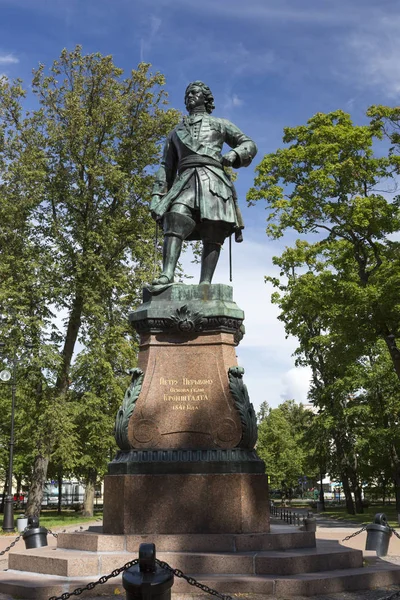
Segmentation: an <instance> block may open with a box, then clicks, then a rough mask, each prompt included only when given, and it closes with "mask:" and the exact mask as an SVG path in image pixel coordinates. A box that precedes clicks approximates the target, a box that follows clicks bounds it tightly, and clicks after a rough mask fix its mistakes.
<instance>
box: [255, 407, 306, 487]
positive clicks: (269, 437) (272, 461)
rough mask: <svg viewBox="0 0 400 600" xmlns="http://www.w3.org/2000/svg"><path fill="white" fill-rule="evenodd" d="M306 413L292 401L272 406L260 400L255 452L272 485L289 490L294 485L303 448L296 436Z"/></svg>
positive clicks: (301, 432)
mask: <svg viewBox="0 0 400 600" xmlns="http://www.w3.org/2000/svg"><path fill="white" fill-rule="evenodd" d="M307 413H308V411H306V410H305V409H304V408H303V407H302V406H301V405H296V403H295V402H294V401H287V402H285V403H283V404H281V405H280V406H278V408H273V409H271V408H269V407H267V406H266V403H263V406H262V415H263V418H262V420H261V422H260V423H259V426H258V442H257V453H258V454H259V456H260V458H261V459H262V460H263V461H264V462H265V467H266V472H267V473H268V475H269V478H270V482H271V485H273V486H276V487H279V488H282V487H283V488H285V489H287V490H293V488H295V487H297V485H298V478H299V476H300V475H303V474H304V452H303V448H302V445H301V442H300V440H301V437H302V434H303V433H304V427H305V423H306V422H307V418H308V415H307ZM259 417H260V415H259Z"/></svg>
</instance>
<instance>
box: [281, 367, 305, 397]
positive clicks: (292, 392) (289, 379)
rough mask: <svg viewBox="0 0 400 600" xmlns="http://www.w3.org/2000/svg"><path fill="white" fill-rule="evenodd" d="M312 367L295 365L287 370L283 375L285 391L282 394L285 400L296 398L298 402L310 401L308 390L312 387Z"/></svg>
mask: <svg viewBox="0 0 400 600" xmlns="http://www.w3.org/2000/svg"><path fill="white" fill-rule="evenodd" d="M310 381H311V369H310V368H309V367H293V368H292V369H289V370H288V371H286V373H285V374H284V375H283V377H282V384H283V387H284V391H283V393H282V395H281V398H282V400H283V401H285V400H292V399H293V400H295V401H296V402H297V403H299V402H302V403H303V404H307V403H308V398H307V394H308V390H309V388H310Z"/></svg>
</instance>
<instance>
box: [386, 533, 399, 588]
mask: <svg viewBox="0 0 400 600" xmlns="http://www.w3.org/2000/svg"><path fill="white" fill-rule="evenodd" d="M388 527H389V529H390V531H391V532H392V533H394V535H395V536H396V537H398V538H399V539H400V535H399V534H398V533H397V531H396V530H395V529H393V527H390V525H388ZM397 593H400V592H397Z"/></svg>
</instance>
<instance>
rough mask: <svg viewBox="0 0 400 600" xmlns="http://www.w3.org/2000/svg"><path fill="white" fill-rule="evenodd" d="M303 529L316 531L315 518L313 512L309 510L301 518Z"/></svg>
mask: <svg viewBox="0 0 400 600" xmlns="http://www.w3.org/2000/svg"><path fill="white" fill-rule="evenodd" d="M303 525H304V531H317V520H316V518H315V517H314V515H313V513H312V512H311V511H309V512H308V513H307V516H306V517H304V519H303Z"/></svg>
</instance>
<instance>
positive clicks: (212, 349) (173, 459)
mask: <svg viewBox="0 0 400 600" xmlns="http://www.w3.org/2000/svg"><path fill="white" fill-rule="evenodd" d="M243 319H244V314H243V311H241V310H240V308H239V307H238V306H237V305H236V304H235V302H234V301H233V297H232V288H231V287H230V286H226V285H220V284H218V285H203V286H197V285H196V286H195V285H189V286H188V285H181V284H175V285H172V286H170V287H169V288H167V289H166V290H163V291H162V292H161V293H160V294H154V293H150V292H149V291H148V290H144V295H143V304H142V305H141V306H140V307H139V308H138V309H137V310H136V311H135V312H133V313H131V315H130V321H131V322H132V324H133V326H134V327H135V328H136V330H137V331H138V333H139V334H140V348H139V357H138V370H136V371H135V372H134V374H133V377H132V383H131V386H130V389H129V390H128V392H127V394H126V396H125V399H124V403H123V405H122V406H121V410H120V411H119V416H118V418H117V426H116V431H117V436H116V437H117V441H118V443H119V445H120V448H121V451H120V452H119V453H118V454H117V456H116V457H115V459H114V461H113V462H112V463H111V464H110V465H109V474H108V475H107V476H106V478H105V490H104V532H105V533H107V534H178V533H179V534H190V533H192V534H194V533H207V534H242V533H267V532H268V531H269V507H268V483H267V476H266V475H265V468H264V463H263V462H262V461H261V460H260V459H259V458H258V456H257V454H256V452H255V450H254V445H255V441H256V423H255V414H254V409H253V407H252V405H251V403H250V401H249V398H248V395H247V390H246V387H245V385H244V383H243V380H242V371H241V370H240V368H239V367H238V364H237V358H236V346H237V344H238V343H239V342H240V340H241V338H242V337H243V333H244V327H243Z"/></svg>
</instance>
